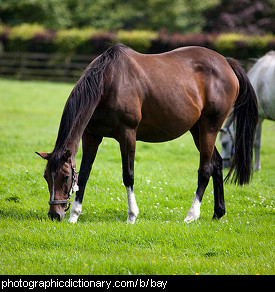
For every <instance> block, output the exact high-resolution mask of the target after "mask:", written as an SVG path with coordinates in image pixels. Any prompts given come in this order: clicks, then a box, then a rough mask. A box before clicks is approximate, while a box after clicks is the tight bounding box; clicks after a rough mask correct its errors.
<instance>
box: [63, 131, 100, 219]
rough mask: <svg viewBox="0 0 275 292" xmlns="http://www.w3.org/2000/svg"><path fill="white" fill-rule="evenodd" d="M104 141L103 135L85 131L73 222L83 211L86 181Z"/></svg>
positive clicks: (71, 214)
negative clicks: (99, 147)
mask: <svg viewBox="0 0 275 292" xmlns="http://www.w3.org/2000/svg"><path fill="white" fill-rule="evenodd" d="M101 141H102V137H100V136H94V135H91V134H89V133H88V132H87V131H84V133H83V137H82V149H83V155H82V161H81V166H80V171H79V176H78V186H79V191H78V192H76V195H75V199H74V202H73V204H72V208H71V212H70V219H69V221H70V222H71V223H75V222H76V221H77V219H78V217H79V215H80V213H81V211H82V200H83V196H84V191H85V187H86V183H87V181H88V178H89V175H90V172H91V169H92V165H93V162H94V160H95V157H96V153H97V149H98V146H99V145H100V143H101Z"/></svg>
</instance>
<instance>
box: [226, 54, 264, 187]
mask: <svg viewBox="0 0 275 292" xmlns="http://www.w3.org/2000/svg"><path fill="white" fill-rule="evenodd" d="M226 60H227V62H228V63H229V65H230V66H231V68H232V69H233V71H234V72H235V74H236V76H237V78H238V80H239V95H238V97H237V100H236V102H235V105H234V110H233V113H232V117H231V122H233V121H234V120H235V125H236V135H235V137H236V138H235V153H234V156H233V161H232V165H231V168H230V170H229V173H228V175H227V176H226V178H225V181H226V182H227V181H228V180H229V178H230V176H231V174H232V173H233V177H232V181H233V182H234V183H235V184H240V185H243V184H248V183H249V181H250V179H251V176H252V159H253V145H254V136H255V130H256V126H257V123H258V103H257V97H256V94H255V92H254V89H253V87H252V85H251V83H250V81H249V79H248V77H247V75H246V73H245V72H244V70H243V69H242V67H241V65H240V64H239V62H238V61H236V60H234V59H231V58H227V59H226Z"/></svg>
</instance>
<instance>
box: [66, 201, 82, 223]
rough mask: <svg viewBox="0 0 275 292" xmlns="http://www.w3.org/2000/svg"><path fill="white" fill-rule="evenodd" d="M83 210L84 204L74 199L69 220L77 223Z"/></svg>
mask: <svg viewBox="0 0 275 292" xmlns="http://www.w3.org/2000/svg"><path fill="white" fill-rule="evenodd" d="M81 211H82V204H80V203H78V202H76V201H75V200H74V201H73V204H72V207H71V212H70V218H69V222H71V223H76V221H77V219H78V217H79V215H80V213H81Z"/></svg>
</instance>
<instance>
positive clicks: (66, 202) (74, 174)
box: [49, 166, 79, 212]
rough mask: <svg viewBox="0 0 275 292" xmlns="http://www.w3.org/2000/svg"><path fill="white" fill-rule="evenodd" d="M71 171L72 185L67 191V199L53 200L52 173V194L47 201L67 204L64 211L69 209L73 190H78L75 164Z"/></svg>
mask: <svg viewBox="0 0 275 292" xmlns="http://www.w3.org/2000/svg"><path fill="white" fill-rule="evenodd" d="M72 173H73V178H72V185H71V188H70V191H69V193H68V199H66V200H55V199H54V197H55V190H54V175H53V174H52V181H53V191H52V196H51V200H50V201H49V205H60V204H68V207H66V209H65V212H66V211H68V210H69V208H70V206H71V202H70V198H71V195H72V193H73V192H77V191H78V190H79V187H78V185H77V172H76V170H75V166H72Z"/></svg>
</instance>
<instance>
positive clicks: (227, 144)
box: [220, 128, 234, 168]
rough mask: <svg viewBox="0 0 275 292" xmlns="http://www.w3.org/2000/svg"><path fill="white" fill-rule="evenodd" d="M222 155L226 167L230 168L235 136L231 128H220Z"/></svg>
mask: <svg viewBox="0 0 275 292" xmlns="http://www.w3.org/2000/svg"><path fill="white" fill-rule="evenodd" d="M220 142H221V156H222V164H223V167H224V168H230V166H231V163H232V156H233V153H234V137H233V135H232V133H231V130H230V128H222V129H221V130H220Z"/></svg>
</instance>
